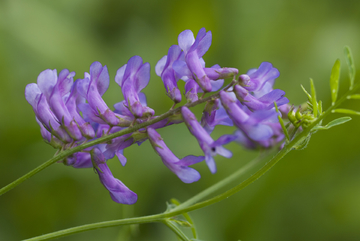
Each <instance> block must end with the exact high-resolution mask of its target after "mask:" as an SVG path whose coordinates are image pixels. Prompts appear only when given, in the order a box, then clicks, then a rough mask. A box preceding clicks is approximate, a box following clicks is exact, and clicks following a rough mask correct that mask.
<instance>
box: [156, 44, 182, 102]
mask: <svg viewBox="0 0 360 241" xmlns="http://www.w3.org/2000/svg"><path fill="white" fill-rule="evenodd" d="M179 59H182V60H183V59H184V53H183V52H182V51H181V49H180V47H179V46H177V45H173V46H171V47H170V48H169V52H168V55H165V56H164V57H163V58H161V59H160V60H159V62H158V63H157V64H156V66H155V72H156V74H157V75H158V76H160V77H161V79H162V81H163V82H164V85H165V89H166V92H167V95H168V96H169V97H170V98H171V99H172V100H173V101H174V102H175V103H179V102H180V101H181V92H180V90H179V88H178V87H177V81H178V80H179V79H180V77H179V76H177V74H176V73H175V71H174V70H173V68H172V65H173V63H174V62H175V61H176V60H179Z"/></svg>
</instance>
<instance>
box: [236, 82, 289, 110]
mask: <svg viewBox="0 0 360 241" xmlns="http://www.w3.org/2000/svg"><path fill="white" fill-rule="evenodd" d="M234 92H235V94H236V97H237V99H238V100H239V101H240V102H241V103H242V104H243V105H246V106H247V107H249V108H250V109H251V110H269V109H271V108H274V102H275V101H276V104H277V105H278V106H282V105H284V104H286V103H288V102H289V100H288V99H287V98H286V97H284V95H285V92H284V91H283V90H279V89H276V90H271V92H269V93H267V94H265V95H263V96H261V97H260V98H256V97H255V96H253V95H251V94H250V93H249V91H247V90H246V89H245V88H243V87H241V86H240V85H235V87H234Z"/></svg>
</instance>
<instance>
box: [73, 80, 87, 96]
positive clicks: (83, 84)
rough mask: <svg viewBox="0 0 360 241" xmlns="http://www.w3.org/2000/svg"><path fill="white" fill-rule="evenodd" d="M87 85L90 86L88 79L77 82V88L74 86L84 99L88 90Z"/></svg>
mask: <svg viewBox="0 0 360 241" xmlns="http://www.w3.org/2000/svg"><path fill="white" fill-rule="evenodd" d="M89 84H90V79H89V78H85V79H79V80H77V86H76V88H77V91H78V92H79V94H80V95H81V96H82V97H83V98H85V99H86V98H87V92H88V89H89Z"/></svg>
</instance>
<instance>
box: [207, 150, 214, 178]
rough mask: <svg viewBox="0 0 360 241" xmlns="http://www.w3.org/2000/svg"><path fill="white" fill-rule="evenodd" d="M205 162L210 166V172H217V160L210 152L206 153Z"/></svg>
mask: <svg viewBox="0 0 360 241" xmlns="http://www.w3.org/2000/svg"><path fill="white" fill-rule="evenodd" d="M205 162H206V165H207V166H208V167H209V169H210V172H211V173H213V174H214V173H216V164H215V160H214V158H213V157H212V155H211V154H210V153H209V154H207V155H205Z"/></svg>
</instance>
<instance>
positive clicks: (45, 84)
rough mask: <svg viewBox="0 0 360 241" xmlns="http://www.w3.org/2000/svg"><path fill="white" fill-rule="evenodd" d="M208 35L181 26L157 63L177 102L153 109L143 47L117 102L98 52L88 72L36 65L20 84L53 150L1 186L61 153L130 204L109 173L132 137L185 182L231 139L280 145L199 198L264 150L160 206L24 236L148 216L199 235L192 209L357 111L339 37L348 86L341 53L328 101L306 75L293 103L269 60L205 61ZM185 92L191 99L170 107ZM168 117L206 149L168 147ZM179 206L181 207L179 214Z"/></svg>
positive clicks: (121, 77) (268, 147) (122, 75)
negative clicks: (111, 99)
mask: <svg viewBox="0 0 360 241" xmlns="http://www.w3.org/2000/svg"><path fill="white" fill-rule="evenodd" d="M211 40H212V34H211V32H210V31H208V32H206V30H205V29H204V28H202V29H200V31H199V32H198V34H197V36H196V38H195V37H194V35H193V33H192V31H190V30H185V31H183V32H182V33H180V34H179V37H178V45H173V46H171V47H170V48H169V50H168V53H167V55H165V56H164V57H163V58H161V59H160V60H159V61H158V63H157V64H156V66H155V72H156V74H157V75H158V76H159V77H160V78H161V79H162V81H163V83H164V87H165V92H166V94H167V95H168V96H169V98H171V100H172V101H173V102H174V103H173V106H171V108H170V110H169V111H168V112H166V113H163V114H161V115H155V111H154V110H153V109H152V108H151V107H149V106H148V104H147V101H146V96H145V94H144V93H142V92H141V91H142V90H143V89H144V88H145V87H146V86H147V85H148V83H149V81H150V64H149V63H143V60H142V58H141V57H140V56H133V57H131V58H130V59H129V61H128V62H127V64H125V65H123V66H122V67H120V68H119V69H118V70H117V73H116V76H115V82H116V83H117V84H118V85H119V87H120V88H121V91H122V93H123V96H124V100H123V101H121V102H119V103H116V104H115V105H114V108H110V107H109V106H108V105H107V104H106V102H105V101H104V100H103V98H102V95H103V94H104V93H105V92H106V90H107V89H108V87H109V82H110V78H109V73H108V70H107V67H106V66H103V65H102V64H101V63H99V62H94V63H92V64H91V66H90V71H89V73H85V74H84V77H83V78H80V79H76V80H74V77H75V73H74V72H70V71H69V70H67V69H65V70H62V71H60V72H59V74H58V73H57V71H56V70H50V69H48V70H44V71H43V72H41V73H40V74H39V76H38V78H37V83H31V84H28V85H27V86H26V88H25V98H26V100H27V101H28V103H29V104H30V105H31V106H32V107H33V110H34V112H35V119H36V121H37V123H38V124H39V126H40V131H41V135H42V137H43V139H44V140H45V142H47V143H48V144H50V145H51V146H53V147H54V148H55V149H57V151H56V154H55V156H54V157H53V158H51V159H50V160H48V161H47V162H45V163H44V164H42V165H40V166H39V167H37V168H35V169H34V170H33V171H30V172H29V173H27V174H26V175H24V176H23V177H20V178H19V179H17V180H16V181H14V182H12V183H10V184H9V185H7V186H5V187H4V188H2V189H0V195H2V194H4V193H5V192H7V191H9V190H10V189H12V188H14V187H16V186H17V185H19V184H20V183H22V182H23V181H25V180H26V179H28V178H29V177H31V176H33V175H34V174H36V173H38V172H39V171H41V170H43V169H45V168H46V167H48V166H50V165H51V164H54V163H56V162H62V163H63V164H65V165H67V166H72V167H74V168H93V170H94V171H95V172H96V173H97V175H98V176H99V179H100V182H101V183H102V184H103V186H104V187H105V188H106V189H107V190H108V191H109V194H110V197H111V199H112V200H113V201H114V202H117V203H120V204H128V205H132V204H135V203H136V201H137V194H136V193H135V192H134V191H133V190H130V189H129V188H128V187H127V186H126V185H125V184H124V183H123V182H122V181H124V182H125V183H126V180H122V181H120V180H119V179H117V178H116V177H114V176H113V174H112V173H111V170H110V169H109V167H108V165H107V161H108V160H109V159H112V158H114V157H116V158H117V159H118V160H119V162H120V163H121V165H123V166H125V165H126V163H127V161H128V160H127V158H126V148H127V147H129V146H131V145H133V144H138V145H139V146H140V145H141V144H142V143H143V142H144V141H147V140H149V141H150V143H151V146H152V147H153V149H154V151H155V152H156V153H157V154H158V155H159V157H160V158H159V159H161V160H162V162H163V163H164V165H165V166H166V167H167V168H168V169H169V170H170V171H172V172H173V173H174V174H175V175H176V176H177V177H178V178H179V179H180V180H181V181H182V182H184V183H193V182H196V181H198V180H199V179H200V178H201V174H200V173H199V172H198V171H197V170H195V169H194V168H192V167H191V165H193V164H195V163H199V162H203V161H205V163H206V165H207V166H208V168H209V170H210V172H211V173H213V174H215V173H216V170H217V166H216V156H217V155H221V156H224V157H226V158H231V157H232V153H231V152H230V151H229V150H227V149H226V148H225V147H224V146H225V145H226V144H228V143H230V142H237V143H239V144H240V145H241V146H242V147H243V148H247V149H253V150H254V151H262V153H270V152H271V151H272V150H275V151H278V152H277V154H275V155H274V156H273V157H272V158H271V159H270V160H269V161H268V162H267V163H266V164H265V165H264V166H263V167H262V168H260V169H259V170H258V171H257V172H255V173H254V174H253V175H252V176H250V177H249V178H248V179H246V180H245V181H243V182H242V183H240V184H237V185H236V186H235V187H233V188H232V189H230V190H227V191H224V192H223V193H222V194H220V195H218V196H215V197H212V198H210V199H207V200H205V201H202V202H200V201H201V200H202V199H204V198H206V197H208V196H209V195H211V194H212V193H214V192H215V191H218V190H221V189H222V188H223V187H224V186H225V185H227V184H229V183H231V182H233V181H234V180H236V179H237V178H239V177H240V176H241V175H242V174H244V173H245V172H246V171H247V170H248V169H250V168H252V167H253V166H255V165H256V164H257V163H258V161H259V160H260V159H265V158H266V157H265V156H264V155H259V157H258V158H257V159H256V160H253V161H251V162H250V163H249V164H247V165H246V166H243V167H240V169H239V170H238V171H236V172H235V173H234V174H232V175H230V176H228V177H227V178H225V179H224V180H222V181H220V182H219V183H217V184H215V185H213V186H211V187H209V188H208V189H206V190H204V191H203V192H200V193H199V194H197V195H195V196H194V197H192V198H190V199H189V200H187V201H185V202H183V203H180V202H179V201H177V200H175V199H172V200H171V204H168V206H167V209H166V211H165V212H164V213H161V214H155V215H150V216H143V217H136V218H128V219H120V220H113V221H106V222H100V223H93V224H87V225H83V226H78V227H74V228H69V229H66V230H62V231H57V232H54V233H50V234H45V235H41V236H38V237H35V238H31V239H28V240H48V239H53V238H59V237H62V236H66V235H70V234H74V233H79V232H84V231H88V230H92V229H98V228H105V227H112V226H118V225H125V224H127V225H129V224H140V223H149V222H161V223H164V224H165V225H166V226H168V227H169V228H170V229H171V230H172V231H174V233H175V234H176V235H177V236H178V237H179V238H180V239H181V240H199V239H198V238H199V237H198V234H197V232H196V229H195V226H194V222H193V220H191V218H190V216H189V215H188V212H190V211H193V210H196V209H199V208H202V207H205V206H208V205H211V204H213V203H216V202H219V201H221V200H223V199H225V198H227V197H229V196H231V195H233V194H235V193H236V192H238V191H240V190H241V189H243V188H244V187H246V186H248V185H249V184H251V183H252V182H254V181H255V180H257V179H258V178H259V177H260V176H262V175H263V174H264V173H265V172H267V171H268V170H269V169H270V168H271V167H272V166H274V165H275V164H276V163H277V162H278V161H279V160H280V159H281V158H283V157H284V156H285V155H286V154H287V153H288V152H290V151H291V150H300V149H303V148H305V147H306V146H307V144H308V143H309V140H310V137H311V135H312V134H314V133H316V132H317V131H319V130H326V129H329V128H331V127H334V126H336V125H340V124H343V123H345V122H347V121H349V120H351V118H350V117H341V118H338V119H336V120H333V121H331V122H329V123H327V124H325V125H323V123H322V122H323V120H324V118H325V117H326V116H328V115H329V114H331V113H335V112H336V113H345V114H355V115H359V112H356V111H354V110H347V109H339V108H338V106H339V105H340V104H341V103H343V102H344V101H345V100H347V99H360V97H359V96H360V94H356V91H357V90H358V88H359V86H360V85H359V84H356V83H355V65H354V61H353V58H352V55H351V51H350V49H349V48H348V47H345V53H346V56H347V64H348V67H349V74H350V87H349V91H348V92H347V93H346V94H345V95H343V96H342V97H340V98H338V90H339V76H340V61H339V60H336V62H335V64H334V67H333V69H332V72H331V77H330V89H331V98H332V105H331V106H330V107H329V108H327V109H326V110H325V109H323V107H322V102H321V101H318V100H317V97H316V91H315V84H314V82H313V80H310V92H308V91H306V90H305V88H304V87H302V89H303V90H304V92H305V94H306V97H307V98H308V101H307V103H306V104H303V105H301V106H299V107H295V106H291V105H290V104H289V100H288V98H287V97H285V92H284V91H283V90H280V89H274V84H275V80H276V78H277V77H279V75H280V73H279V71H278V69H276V68H275V67H274V66H273V65H272V64H271V63H269V62H263V63H260V65H259V67H258V68H254V69H250V70H249V71H248V72H247V73H246V74H240V75H239V76H238V74H239V71H238V70H237V69H236V68H227V67H220V66H219V65H214V66H212V67H210V68H209V67H205V66H206V65H205V61H204V59H203V56H204V55H205V53H206V52H207V51H208V49H209V48H210V45H211ZM180 80H181V81H185V91H184V96H182V94H181V93H182V92H183V91H182V90H180V89H179V88H178V86H177V82H178V81H180ZM183 97H185V98H186V100H187V103H186V104H185V105H183V106H179V107H177V108H175V107H176V106H177V105H178V104H179V103H180V102H181V100H182V98H183ZM200 104H204V111H203V113H202V117H201V120H200V121H199V120H198V119H197V118H196V116H195V115H194V113H192V111H191V107H194V106H197V105H200ZM174 124H185V125H186V126H187V128H188V130H189V133H190V134H191V135H192V136H194V137H195V138H196V140H197V142H198V143H199V147H200V148H201V150H202V151H203V153H204V155H203V156H194V155H192V154H191V153H189V155H188V156H185V157H177V156H176V155H174V154H173V153H172V151H171V150H170V149H169V148H168V147H167V146H166V140H163V139H162V137H161V136H160V134H159V133H158V132H157V129H160V128H166V127H167V126H170V125H174ZM218 125H226V126H233V127H234V131H233V133H225V134H224V135H222V136H221V137H220V138H218V139H216V140H214V139H213V138H212V137H211V133H212V131H213V130H214V128H216V126H218ZM264 150H265V152H264ZM124 151H125V153H124ZM130 161H132V160H130ZM125 168H126V167H125ZM177 216H183V217H184V220H181V219H178V218H177ZM181 227H190V228H191V229H192V233H193V237H192V238H189V237H187V236H186V235H185V234H184V232H183V231H182V230H181Z"/></svg>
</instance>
